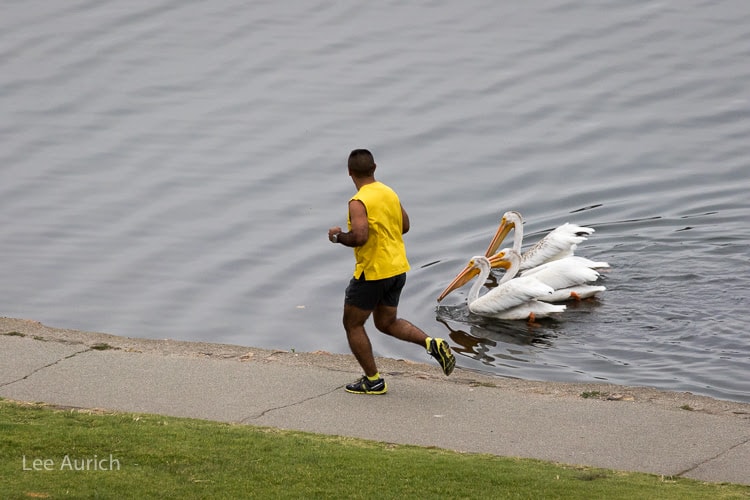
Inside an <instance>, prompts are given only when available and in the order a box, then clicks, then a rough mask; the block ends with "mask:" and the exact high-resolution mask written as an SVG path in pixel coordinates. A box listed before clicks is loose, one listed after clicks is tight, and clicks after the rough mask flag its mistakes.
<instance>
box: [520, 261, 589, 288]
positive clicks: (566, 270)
mask: <svg viewBox="0 0 750 500" xmlns="http://www.w3.org/2000/svg"><path fill="white" fill-rule="evenodd" d="M521 277H534V278H536V279H538V280H539V281H541V282H542V283H544V284H546V285H548V286H550V287H552V288H554V289H555V290H558V289H560V288H569V287H572V286H576V285H582V284H584V283H590V282H592V281H596V280H597V279H598V278H599V273H598V272H597V271H595V270H594V269H591V268H589V267H587V266H586V265H584V264H583V263H582V262H581V261H580V260H579V259H574V258H570V257H568V258H564V259H560V260H553V261H551V262H547V263H546V264H542V265H541V266H537V267H535V268H533V269H529V270H527V271H524V272H523V273H521Z"/></svg>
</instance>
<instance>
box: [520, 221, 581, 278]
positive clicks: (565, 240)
mask: <svg viewBox="0 0 750 500" xmlns="http://www.w3.org/2000/svg"><path fill="white" fill-rule="evenodd" d="M593 233H594V229H593V228H590V227H583V226H579V225H577V224H571V223H569V222H566V223H565V224H563V225H561V226H558V227H556V228H555V229H554V230H553V231H551V232H550V233H549V234H548V235H547V236H545V237H544V238H542V239H541V240H540V241H538V242H537V243H536V244H535V245H534V246H532V247H531V248H530V249H529V250H528V251H527V252H524V254H523V259H522V261H521V271H523V270H525V269H531V268H533V267H536V266H538V265H540V264H543V263H545V262H548V261H554V260H557V259H562V258H565V257H569V256H571V255H573V251H574V250H575V249H576V247H577V246H578V244H579V243H581V242H583V241H585V240H586V237H587V236H589V235H591V234H593Z"/></svg>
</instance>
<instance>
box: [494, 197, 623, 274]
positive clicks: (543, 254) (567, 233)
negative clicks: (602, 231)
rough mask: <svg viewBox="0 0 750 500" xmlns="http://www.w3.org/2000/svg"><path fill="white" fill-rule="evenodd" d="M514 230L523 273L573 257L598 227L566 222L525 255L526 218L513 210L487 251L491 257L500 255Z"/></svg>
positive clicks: (514, 241)
mask: <svg viewBox="0 0 750 500" xmlns="http://www.w3.org/2000/svg"><path fill="white" fill-rule="evenodd" d="M511 230H513V250H515V251H516V252H518V253H519V255H521V267H520V270H521V271H524V270H526V269H531V268H533V267H537V266H539V265H541V264H544V263H546V262H551V261H554V260H559V259H563V258H566V257H570V256H572V255H573V253H574V251H575V250H576V248H577V247H578V245H579V244H580V243H582V242H584V241H585V240H586V239H587V237H588V236H590V235H592V234H594V232H595V230H594V228H591V227H584V226H579V225H577V224H571V223H569V222H566V223H565V224H562V225H561V226H558V227H556V228H555V229H553V230H552V231H551V232H550V233H549V234H547V235H546V236H545V237H544V238H542V239H541V240H539V241H538V242H537V243H536V244H534V245H533V246H532V247H531V248H530V249H529V250H527V251H526V252H521V246H522V244H523V217H521V214H520V213H519V212H516V211H513V210H511V211H508V212H505V213H504V214H503V217H502V219H501V220H500V225H499V226H498V228H497V231H496V232H495V235H494V237H493V238H492V241H491V242H490V244H489V246H488V247H487V251H486V252H485V255H486V256H487V257H489V256H491V255H493V254H494V253H495V252H497V249H498V248H499V247H500V244H501V243H502V242H503V240H504V239H505V238H506V237H507V236H508V233H509V232H510V231H511ZM603 264H604V265H603V266H602V267H609V265H608V264H606V262H605V263H603Z"/></svg>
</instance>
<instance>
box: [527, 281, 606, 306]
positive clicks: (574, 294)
mask: <svg viewBox="0 0 750 500" xmlns="http://www.w3.org/2000/svg"><path fill="white" fill-rule="evenodd" d="M606 289H607V288H606V287H604V286H601V285H577V286H571V287H569V288H561V289H560V290H555V291H554V293H552V294H551V295H546V296H544V297H540V298H539V300H543V301H544V302H565V301H566V300H581V299H588V298H589V297H593V296H594V295H596V294H597V293H599V292H603V291H605V290H606Z"/></svg>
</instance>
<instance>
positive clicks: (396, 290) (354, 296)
mask: <svg viewBox="0 0 750 500" xmlns="http://www.w3.org/2000/svg"><path fill="white" fill-rule="evenodd" d="M405 284H406V273H402V274H399V275H397V276H394V277H392V278H385V279H382V280H372V281H367V280H365V274H364V273H362V276H360V277H359V279H355V278H352V279H351V280H350V281H349V286H347V287H346V296H345V298H344V303H345V304H349V305H352V306H356V307H359V308H360V309H363V310H365V311H372V310H374V309H375V306H377V305H378V304H383V305H384V306H390V307H397V306H398V300H399V298H400V297H401V290H403V288H404V285H405Z"/></svg>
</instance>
